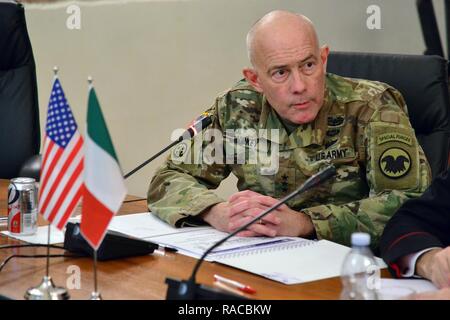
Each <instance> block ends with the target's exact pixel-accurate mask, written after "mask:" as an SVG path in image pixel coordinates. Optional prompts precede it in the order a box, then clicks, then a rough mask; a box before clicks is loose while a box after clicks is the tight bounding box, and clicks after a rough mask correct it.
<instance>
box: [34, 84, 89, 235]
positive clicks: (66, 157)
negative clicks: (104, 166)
mask: <svg viewBox="0 0 450 320" xmlns="http://www.w3.org/2000/svg"><path fill="white" fill-rule="evenodd" d="M83 166H84V162H83V137H82V136H81V135H80V133H79V131H78V126H77V123H76V122H75V118H74V117H73V114H72V111H71V110H70V106H69V104H68V103H67V99H66V97H65V95H64V91H63V88H62V87H61V83H60V81H59V79H58V77H57V76H55V80H54V82H53V87H52V92H51V95H50V101H49V103H48V110H47V123H46V126H45V140H44V151H43V155H42V170H41V178H40V182H41V185H40V190H39V212H40V213H41V214H42V215H43V216H44V218H45V219H46V220H48V221H50V222H51V223H52V224H53V225H54V226H56V227H57V228H58V229H60V230H61V229H63V228H64V227H65V225H66V223H67V220H68V219H69V218H70V215H71V214H72V212H73V211H74V210H75V208H76V206H77V204H78V202H79V201H80V199H81V197H82V194H83Z"/></svg>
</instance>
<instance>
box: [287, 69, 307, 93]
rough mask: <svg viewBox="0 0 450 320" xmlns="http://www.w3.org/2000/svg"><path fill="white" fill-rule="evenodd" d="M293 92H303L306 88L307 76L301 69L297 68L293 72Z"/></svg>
mask: <svg viewBox="0 0 450 320" xmlns="http://www.w3.org/2000/svg"><path fill="white" fill-rule="evenodd" d="M291 75H292V77H291V84H290V86H291V88H290V89H291V93H293V94H299V93H303V92H304V91H305V90H306V82H305V80H306V79H305V78H304V77H303V75H302V74H301V72H300V71H299V70H295V71H293V72H292V73H291Z"/></svg>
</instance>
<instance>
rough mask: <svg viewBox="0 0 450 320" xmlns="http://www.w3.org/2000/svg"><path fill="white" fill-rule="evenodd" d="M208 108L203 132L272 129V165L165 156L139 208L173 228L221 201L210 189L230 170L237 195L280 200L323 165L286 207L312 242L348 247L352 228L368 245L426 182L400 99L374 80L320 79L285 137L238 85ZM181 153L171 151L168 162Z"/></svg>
mask: <svg viewBox="0 0 450 320" xmlns="http://www.w3.org/2000/svg"><path fill="white" fill-rule="evenodd" d="M209 112H211V113H212V114H213V115H214V122H213V124H212V127H213V128H216V129H219V130H221V131H222V132H225V130H227V129H238V128H246V129H247V128H253V129H256V130H258V129H263V128H264V129H279V130H280V133H281V136H280V139H279V144H278V147H279V169H278V172H276V173H274V174H269V175H267V173H266V174H265V175H262V174H261V165H260V164H249V163H244V164H211V165H206V164H177V163H175V162H174V161H173V159H172V160H171V158H170V157H169V159H168V160H167V161H166V163H165V164H164V165H163V166H162V167H161V168H159V169H158V171H157V172H156V174H155V176H154V178H153V179H152V181H151V183H150V187H149V191H148V206H149V209H150V210H151V211H152V212H154V213H155V214H157V215H158V216H159V217H160V218H162V219H163V220H165V221H167V222H168V223H170V224H172V225H175V226H186V225H191V224H193V223H194V222H195V220H196V219H195V216H196V215H198V214H200V213H201V212H203V211H204V210H205V209H207V208H209V207H210V206H212V205H214V204H216V203H219V202H223V201H225V200H223V199H221V198H220V197H218V196H217V195H216V194H215V193H214V192H212V191H211V190H210V189H214V188H217V187H218V185H219V184H220V182H221V181H222V180H224V179H225V178H226V177H227V176H228V175H229V174H230V172H233V174H234V175H236V176H237V178H238V189H239V190H247V189H250V190H253V191H255V192H258V193H261V194H265V195H268V196H271V197H274V198H281V197H283V196H284V195H286V194H288V193H290V192H292V191H294V190H295V189H296V187H298V186H299V185H300V184H301V183H303V182H304V181H305V180H306V179H307V178H308V177H310V176H311V175H313V174H314V173H316V172H317V171H318V170H320V168H321V167H322V166H323V165H324V163H326V162H332V163H334V164H335V166H336V168H337V176H336V177H335V178H333V179H331V180H330V181H328V182H326V183H324V184H323V185H321V186H318V187H316V188H315V189H312V190H311V191H309V192H307V193H306V194H304V195H302V196H298V197H296V198H294V199H293V200H292V201H290V202H289V203H288V205H289V207H290V208H292V209H294V210H296V211H300V210H301V211H302V212H304V213H306V214H307V215H309V216H310V217H311V219H312V222H313V224H314V227H315V231H316V235H317V237H318V238H319V239H322V238H323V239H329V240H332V241H335V242H338V243H342V244H346V245H348V244H349V241H350V235H351V233H352V232H355V231H363V232H368V233H370V234H371V236H372V242H373V245H374V247H375V246H376V245H377V243H378V240H379V237H380V235H381V233H382V231H383V228H384V226H385V224H386V222H387V221H388V220H389V218H390V217H391V216H392V215H393V214H394V212H395V211H396V210H397V208H398V207H399V206H400V205H401V204H402V203H403V202H404V201H405V200H407V199H408V197H417V196H418V195H420V194H421V193H422V192H423V191H424V190H425V189H426V187H427V186H428V185H429V183H430V179H431V171H430V167H429V164H428V162H427V160H426V158H425V155H424V153H423V150H422V148H421V147H420V146H419V144H418V142H417V139H416V137H415V135H414V130H413V129H412V127H411V124H410V122H409V119H408V116H407V110H406V105H405V102H404V100H403V97H402V96H401V94H400V93H399V92H398V91H397V90H395V89H394V88H392V87H390V86H388V85H386V84H384V83H380V82H374V81H368V80H359V79H349V78H343V77H340V76H337V75H333V74H327V76H326V88H325V96H324V103H323V106H322V108H321V109H320V111H319V114H318V115H317V117H316V119H315V120H314V122H312V123H309V124H305V125H300V126H298V127H297V128H296V129H295V130H294V131H293V132H292V133H291V134H288V133H287V131H286V129H285V126H284V125H283V122H282V121H280V119H279V117H278V115H277V114H276V113H275V112H274V110H273V109H272V108H271V107H270V105H269V104H268V102H267V101H266V99H265V97H264V96H263V95H262V94H260V93H258V92H256V91H255V89H254V88H252V87H251V86H250V85H249V84H248V83H247V82H246V81H245V80H242V81H240V82H238V83H237V84H236V85H235V86H234V87H233V88H232V89H230V90H229V91H227V92H225V93H224V94H222V95H220V96H219V97H218V98H217V99H216V101H215V104H214V105H213V106H212V107H211V108H210V109H209ZM267 138H268V139H269V140H270V137H267ZM249 147H250V146H249V145H248V144H247V145H241V146H238V149H239V148H241V149H242V150H241V151H242V152H244V151H245V149H248V148H249ZM183 148H184V149H186V144H185V145H181V149H183ZM184 151H186V150H182V151H181V152H180V148H175V149H174V150H173V151H172V157H173V156H174V152H175V153H178V154H176V155H177V156H180V154H181V155H183V153H186V154H187V152H184Z"/></svg>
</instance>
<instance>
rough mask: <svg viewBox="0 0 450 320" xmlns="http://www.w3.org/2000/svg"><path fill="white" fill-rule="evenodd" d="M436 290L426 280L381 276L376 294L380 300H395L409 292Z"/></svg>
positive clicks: (409, 293)
mask: <svg viewBox="0 0 450 320" xmlns="http://www.w3.org/2000/svg"><path fill="white" fill-rule="evenodd" d="M437 290H438V288H436V286H435V285H434V284H433V283H432V282H431V281H428V280H423V279H385V278H383V279H381V284H380V289H379V290H378V291H379V292H378V296H379V298H380V300H397V299H402V298H405V297H407V296H408V295H411V294H415V293H422V292H430V291H437Z"/></svg>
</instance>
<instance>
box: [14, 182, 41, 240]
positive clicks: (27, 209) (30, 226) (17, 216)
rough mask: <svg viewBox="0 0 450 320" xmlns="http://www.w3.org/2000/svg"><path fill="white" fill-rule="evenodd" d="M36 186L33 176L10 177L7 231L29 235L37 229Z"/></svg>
mask: <svg viewBox="0 0 450 320" xmlns="http://www.w3.org/2000/svg"><path fill="white" fill-rule="evenodd" d="M37 211H38V210H37V188H36V181H35V180H34V179H33V178H14V179H11V181H10V184H9V187H8V231H9V232H11V233H14V234H20V235H30V234H34V233H36V231H37Z"/></svg>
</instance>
